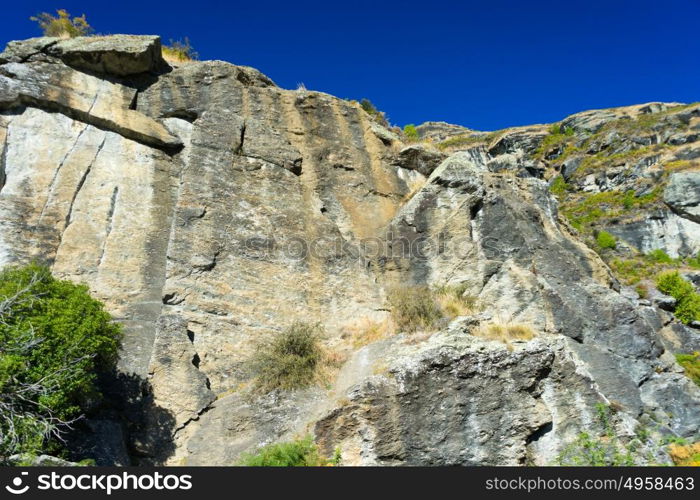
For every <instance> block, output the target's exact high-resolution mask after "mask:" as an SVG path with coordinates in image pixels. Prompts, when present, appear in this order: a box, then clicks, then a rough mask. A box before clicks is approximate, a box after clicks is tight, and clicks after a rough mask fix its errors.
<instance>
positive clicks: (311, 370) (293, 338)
mask: <svg viewBox="0 0 700 500" xmlns="http://www.w3.org/2000/svg"><path fill="white" fill-rule="evenodd" d="M322 334H323V331H322V329H321V326H320V325H312V324H308V323H302V322H295V323H293V324H292V325H291V326H289V327H288V328H287V329H286V330H284V331H283V332H282V333H280V334H278V335H275V336H274V337H272V338H271V339H266V340H264V341H263V342H261V343H260V345H259V346H258V349H257V352H256V354H255V356H254V357H253V360H252V367H253V371H254V373H255V376H256V379H255V382H256V385H257V387H258V388H259V389H260V390H262V391H271V390H274V389H282V390H292V389H300V388H303V387H308V386H309V385H311V384H313V383H314V382H315V381H316V379H317V375H318V369H319V368H320V364H321V361H322V359H323V350H322V349H321V336H322Z"/></svg>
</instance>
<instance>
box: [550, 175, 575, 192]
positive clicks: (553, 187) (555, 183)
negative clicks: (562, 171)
mask: <svg viewBox="0 0 700 500" xmlns="http://www.w3.org/2000/svg"><path fill="white" fill-rule="evenodd" d="M570 187H571V186H569V185H568V184H567V183H566V180H564V177H563V176H561V175H557V176H556V177H555V178H554V179H553V180H552V183H551V184H550V185H549V192H550V193H552V194H553V195H555V196H557V197H559V196H561V195H563V194H566V192H567V191H568V190H569V188H570Z"/></svg>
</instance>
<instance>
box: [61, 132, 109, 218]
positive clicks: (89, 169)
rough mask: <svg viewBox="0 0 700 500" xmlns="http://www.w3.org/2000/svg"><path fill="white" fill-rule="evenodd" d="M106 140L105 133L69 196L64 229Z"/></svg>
mask: <svg viewBox="0 0 700 500" xmlns="http://www.w3.org/2000/svg"><path fill="white" fill-rule="evenodd" d="M106 140H107V136H106V135H105V137H104V139H102V142H100V145H99V146H98V147H97V151H96V152H95V156H93V158H92V160H91V161H90V164H89V165H88V167H87V168H86V169H85V172H84V173H83V176H82V177H81V178H80V181H79V182H78V186H77V187H76V189H75V192H74V193H73V198H71V200H70V205H69V206H68V213H67V214H66V222H65V224H64V226H63V230H64V231H65V230H66V228H67V227H68V226H70V223H71V218H72V217H73V205H75V200H76V198H77V197H78V194H80V191H81V190H82V189H83V186H84V185H85V181H86V180H87V178H88V175H90V171H91V170H92V167H93V165H94V164H95V161H97V157H98V156H99V154H100V152H101V151H102V148H103V147H104V145H105V141H106Z"/></svg>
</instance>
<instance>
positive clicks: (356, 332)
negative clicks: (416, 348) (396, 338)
mask: <svg viewBox="0 0 700 500" xmlns="http://www.w3.org/2000/svg"><path fill="white" fill-rule="evenodd" d="M394 333H395V328H394V324H393V322H392V321H391V319H389V318H386V319H384V320H382V321H373V320H371V319H369V318H363V319H361V320H360V321H358V322H357V323H355V324H353V325H349V326H346V327H345V331H344V335H343V336H344V337H347V338H349V339H350V342H351V343H352V347H353V348H354V349H359V348H361V347H364V346H366V345H369V344H373V343H374V342H378V341H379V340H382V339H385V338H387V337H390V336H391V335H393V334H394Z"/></svg>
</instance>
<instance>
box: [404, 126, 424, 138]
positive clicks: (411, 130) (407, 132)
mask: <svg viewBox="0 0 700 500" xmlns="http://www.w3.org/2000/svg"><path fill="white" fill-rule="evenodd" d="M403 135H404V136H405V137H406V139H407V140H408V141H409V142H416V141H418V140H420V135H419V134H418V129H416V126H415V125H414V124H412V123H409V124H408V125H406V126H405V127H404V128H403Z"/></svg>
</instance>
